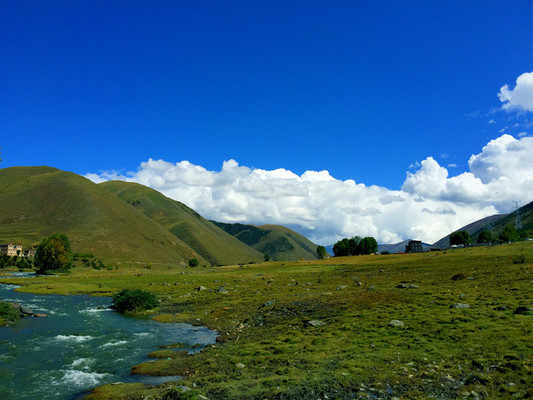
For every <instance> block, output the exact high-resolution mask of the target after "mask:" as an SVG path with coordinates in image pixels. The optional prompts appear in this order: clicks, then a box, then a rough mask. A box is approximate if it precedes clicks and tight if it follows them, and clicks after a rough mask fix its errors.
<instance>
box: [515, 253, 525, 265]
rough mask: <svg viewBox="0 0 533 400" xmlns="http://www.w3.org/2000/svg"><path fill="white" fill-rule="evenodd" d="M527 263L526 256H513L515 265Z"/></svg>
mask: <svg viewBox="0 0 533 400" xmlns="http://www.w3.org/2000/svg"><path fill="white" fill-rule="evenodd" d="M525 262H526V256H524V255H523V254H521V255H519V256H513V264H524V263H525Z"/></svg>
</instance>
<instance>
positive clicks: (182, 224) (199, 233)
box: [99, 181, 263, 265]
mask: <svg viewBox="0 0 533 400" xmlns="http://www.w3.org/2000/svg"><path fill="white" fill-rule="evenodd" d="M99 186H101V187H102V188H105V189H106V190H108V191H109V192H111V193H113V194H115V195H116V196H118V198H120V199H122V200H123V201H125V202H126V203H128V204H129V205H131V206H133V207H135V208H136V209H138V210H139V211H141V212H143V213H144V214H145V215H147V216H148V217H150V218H151V219H153V220H154V221H156V222H158V223H159V224H161V225H162V226H164V227H165V228H166V229H168V230H169V231H170V232H172V233H173V234H174V235H175V236H176V237H177V238H179V239H181V240H182V241H183V242H185V243H187V244H188V245H189V246H190V247H191V248H193V249H194V250H195V251H197V252H198V253H199V254H200V255H201V256H202V257H204V258H205V259H206V260H208V261H209V262H210V263H212V264H214V265H228V264H238V263H247V262H252V261H254V262H255V261H262V260H263V255H262V254H261V253H259V252H258V251H257V250H254V249H253V248H251V247H250V246H247V245H246V244H244V243H242V242H241V241H239V240H237V239H236V238H235V237H233V236H232V235H230V234H228V233H226V232H225V231H223V230H222V229H220V228H219V227H218V226H216V225H215V224H213V223H212V222H210V221H208V220H207V219H205V218H203V217H202V216H201V215H199V214H198V213H197V212H196V211H194V210H192V209H190V208H189V207H187V206H186V205H185V204H183V203H180V202H178V201H175V200H172V199H169V198H168V197H166V196H164V195H163V194H161V193H159V192H158V191H156V190H153V189H150V188H148V187H146V186H143V185H139V184H137V183H129V182H122V181H111V182H104V183H101V184H100V185H99Z"/></svg>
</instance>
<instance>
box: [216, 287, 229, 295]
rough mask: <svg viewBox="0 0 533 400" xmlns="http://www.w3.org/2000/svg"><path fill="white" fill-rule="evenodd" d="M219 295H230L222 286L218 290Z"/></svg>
mask: <svg viewBox="0 0 533 400" xmlns="http://www.w3.org/2000/svg"><path fill="white" fill-rule="evenodd" d="M217 293H222V294H225V293H228V291H227V290H226V288H225V287H224V286H220V287H219V288H218V289H217Z"/></svg>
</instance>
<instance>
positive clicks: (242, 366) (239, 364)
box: [235, 363, 246, 369]
mask: <svg viewBox="0 0 533 400" xmlns="http://www.w3.org/2000/svg"><path fill="white" fill-rule="evenodd" d="M235 367H237V368H239V369H243V368H245V367H246V365H244V364H243V363H237V364H235Z"/></svg>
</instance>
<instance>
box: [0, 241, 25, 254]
mask: <svg viewBox="0 0 533 400" xmlns="http://www.w3.org/2000/svg"><path fill="white" fill-rule="evenodd" d="M21 255H23V253H22V245H21V244H17V245H14V244H13V243H9V244H0V256H8V257H14V256H21Z"/></svg>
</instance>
